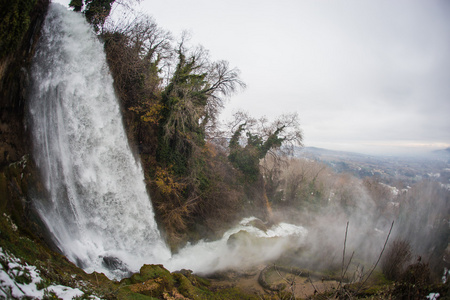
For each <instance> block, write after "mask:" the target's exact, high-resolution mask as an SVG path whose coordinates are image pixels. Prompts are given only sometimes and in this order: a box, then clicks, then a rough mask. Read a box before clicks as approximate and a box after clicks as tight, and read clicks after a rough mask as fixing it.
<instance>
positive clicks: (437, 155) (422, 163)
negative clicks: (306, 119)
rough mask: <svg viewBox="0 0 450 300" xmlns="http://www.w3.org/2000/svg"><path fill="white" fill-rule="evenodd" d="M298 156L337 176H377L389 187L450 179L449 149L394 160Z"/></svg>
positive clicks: (312, 152) (315, 153) (300, 152)
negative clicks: (425, 180)
mask: <svg viewBox="0 0 450 300" xmlns="http://www.w3.org/2000/svg"><path fill="white" fill-rule="evenodd" d="M295 156H296V157H299V158H300V157H303V158H308V159H313V160H316V161H319V162H322V163H324V164H326V165H328V166H329V167H331V168H332V169H333V170H334V171H335V172H338V173H351V174H353V175H354V176H357V177H359V178H364V177H370V176H377V177H379V178H380V179H381V180H382V181H384V182H386V183H389V182H394V181H402V182H404V183H406V184H413V183H415V182H418V181H420V180H423V179H430V180H437V181H439V182H442V183H443V184H448V182H449V179H450V171H449V170H450V148H447V149H443V150H437V151H433V152H432V153H430V155H428V156H421V157H394V156H375V155H367V154H361V153H354V152H346V151H335V150H328V149H323V148H317V147H304V148H298V149H296V151H295Z"/></svg>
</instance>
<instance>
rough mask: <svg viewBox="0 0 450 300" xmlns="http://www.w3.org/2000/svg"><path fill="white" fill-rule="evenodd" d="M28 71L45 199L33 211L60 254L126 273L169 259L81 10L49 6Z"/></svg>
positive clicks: (101, 56) (100, 49) (91, 267)
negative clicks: (116, 264)
mask: <svg viewBox="0 0 450 300" xmlns="http://www.w3.org/2000/svg"><path fill="white" fill-rule="evenodd" d="M32 76H33V88H32V94H31V97H30V99H29V113H30V119H31V127H32V132H33V140H34V147H35V150H34V153H35V158H36V162H37V164H38V167H39V168H40V170H41V172H42V175H43V177H44V182H45V183H46V188H47V190H48V191H49V193H50V197H51V202H50V203H42V204H41V205H40V207H39V209H40V214H41V216H42V218H43V219H44V221H45V222H46V223H47V225H48V227H49V228H50V230H51V231H52V233H53V234H54V237H55V240H56V242H57V244H58V246H59V247H60V248H61V250H62V251H63V253H64V254H65V255H66V256H67V257H68V258H69V259H70V260H71V261H74V262H77V263H78V264H79V265H80V266H82V267H85V268H86V269H87V270H88V271H93V270H96V271H104V272H106V273H108V270H105V261H104V259H103V257H109V258H112V257H114V258H116V259H117V258H118V259H119V260H120V261H122V262H124V263H125V264H126V265H127V267H128V268H129V269H132V270H135V269H139V267H140V266H141V265H142V264H143V263H156V262H159V261H162V260H166V259H168V258H169V257H170V251H169V250H168V248H167V247H166V245H165V243H164V242H163V240H162V239H161V237H160V234H159V231H158V229H157V225H156V222H155V220H154V213H153V209H152V206H151V202H150V200H149V198H148V195H147V192H146V188H145V184H144V181H143V180H144V176H143V172H142V168H141V165H140V163H139V162H137V161H136V160H135V158H134V156H133V155H132V152H131V151H130V148H129V145H128V142H127V138H126V135H125V131H124V128H123V124H122V117H121V113H120V109H119V104H118V101H117V98H116V96H115V94H114V89H113V81H112V77H111V75H110V74H109V70H108V66H107V63H106V60H105V55H104V52H103V47H102V45H101V43H100V42H99V41H98V39H97V37H96V36H95V35H94V34H93V33H92V32H91V29H90V27H89V25H88V24H87V23H86V22H85V20H84V18H83V16H82V15H81V14H78V13H74V12H70V11H67V10H66V9H65V8H64V7H62V6H61V5H58V4H50V7H49V12H48V15H47V18H46V20H45V24H44V27H43V30H42V36H41V40H40V43H39V46H38V50H37V53H36V56H35V61H34V65H33V68H32ZM117 275H118V276H120V274H117Z"/></svg>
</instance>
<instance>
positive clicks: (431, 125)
mask: <svg viewBox="0 0 450 300" xmlns="http://www.w3.org/2000/svg"><path fill="white" fill-rule="evenodd" d="M56 2H62V3H67V2H68V1H64V0H58V1H56ZM138 7H139V8H137V9H140V10H143V11H146V12H147V13H148V14H149V15H151V16H152V17H153V18H154V19H155V21H156V23H157V24H158V25H159V26H160V27H162V28H164V29H166V30H169V31H171V32H172V33H173V35H174V36H176V37H179V36H180V35H181V32H182V31H183V30H188V31H189V32H190V33H191V36H192V39H191V44H192V45H197V44H201V45H203V46H204V47H205V48H206V49H208V50H209V52H210V54H211V57H212V58H213V59H214V60H219V59H224V60H227V61H229V62H230V65H231V66H233V67H237V68H239V69H240V70H241V77H242V79H243V80H244V81H245V83H246V84H247V88H246V89H245V90H244V91H243V92H241V93H239V94H237V95H234V96H233V97H231V98H230V100H229V101H228V102H227V105H226V109H225V111H224V113H223V118H229V117H230V116H231V115H232V113H233V112H234V111H236V110H237V109H242V110H245V111H248V112H249V113H250V114H251V115H254V116H256V117H260V116H267V117H269V118H274V117H276V116H277V115H280V114H282V113H286V112H294V111H296V112H298V114H299V117H300V121H301V126H302V129H303V133H304V137H305V138H304V143H305V146H316V147H323V148H328V149H336V150H349V151H357V152H363V153H370V154H378V153H383V154H398V153H413V152H417V151H422V150H434V149H442V148H446V147H450V1H447V0H440V1H439V0H427V1H425V0H395V1H393V0H376V1H375V0H373V1H368V0H345V1H344V0H342V1H338V0H328V1H325V0H281V1H274V0H271V1H268V0H258V1H257V0H239V1H237V0H228V1H211V0H151V1H149V0H143V1H141V4H140V5H139V6H138Z"/></svg>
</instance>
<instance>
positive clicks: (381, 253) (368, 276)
mask: <svg viewBox="0 0 450 300" xmlns="http://www.w3.org/2000/svg"><path fill="white" fill-rule="evenodd" d="M393 227H394V221H392V224H391V228H390V229H389V233H388V235H387V237H386V241H385V242H384V245H383V249H382V250H381V252H380V255H379V256H378V260H377V262H376V263H375V265H374V266H373V267H372V269H371V270H370V272H369V275H367V277H366V279H365V280H364V282H363V283H362V284H361V285H360V286H359V288H358V289H357V290H356V292H355V294H357V293H358V292H359V291H360V290H361V289H362V287H363V286H364V284H365V283H366V282H367V280H368V279H369V278H370V276H371V275H372V273H373V271H374V270H375V268H376V267H377V265H378V263H379V262H380V260H381V256H382V255H383V252H384V250H385V249H386V245H387V242H388V241H389V236H390V235H391V232H392V228H393Z"/></svg>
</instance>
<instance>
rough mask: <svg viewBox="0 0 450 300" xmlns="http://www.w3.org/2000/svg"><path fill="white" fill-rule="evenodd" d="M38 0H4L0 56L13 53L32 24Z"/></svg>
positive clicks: (0, 9) (0, 23) (0, 28)
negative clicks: (32, 12)
mask: <svg viewBox="0 0 450 300" xmlns="http://www.w3.org/2000/svg"><path fill="white" fill-rule="evenodd" d="M35 4H36V0H15V1H2V4H0V20H1V22H0V58H3V57H4V56H6V55H9V54H11V53H13V52H14V51H15V50H16V49H17V47H18V45H19V44H20V43H21V41H22V39H23V36H24V35H25V32H26V31H27V30H28V27H29V25H30V22H31V19H30V13H31V11H32V9H33V7H34V5H35Z"/></svg>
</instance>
